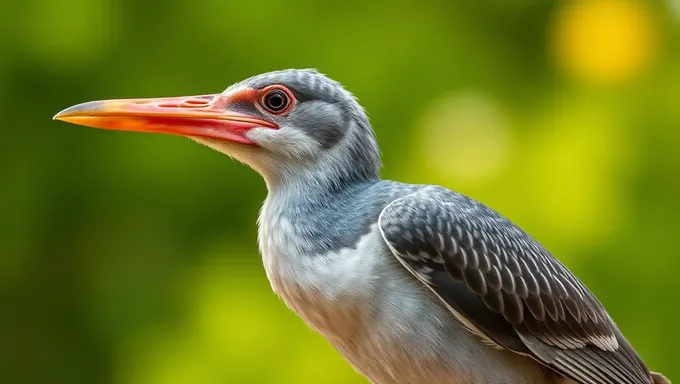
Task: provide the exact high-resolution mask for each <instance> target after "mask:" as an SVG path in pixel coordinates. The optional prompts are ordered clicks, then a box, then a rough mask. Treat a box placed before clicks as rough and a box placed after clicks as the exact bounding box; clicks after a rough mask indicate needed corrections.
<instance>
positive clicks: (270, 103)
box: [260, 86, 295, 115]
mask: <svg viewBox="0 0 680 384" xmlns="http://www.w3.org/2000/svg"><path fill="white" fill-rule="evenodd" d="M262 94H263V96H262V99H261V101H260V104H261V105H262V107H263V108H264V109H266V110H267V112H269V113H272V114H275V115H281V114H283V113H286V112H288V111H289V110H290V108H291V107H292V106H293V103H294V101H295V98H294V97H293V95H292V94H291V92H290V91H289V90H288V89H286V88H284V87H282V86H271V87H269V88H265V89H264V91H263V92H262Z"/></svg>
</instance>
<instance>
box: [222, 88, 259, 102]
mask: <svg viewBox="0 0 680 384" xmlns="http://www.w3.org/2000/svg"><path fill="white" fill-rule="evenodd" d="M257 96H258V91H257V89H253V88H246V89H242V90H240V91H238V92H235V93H232V94H231V95H229V99H228V102H229V103H237V102H244V101H248V102H255V100H256V99H257Z"/></svg>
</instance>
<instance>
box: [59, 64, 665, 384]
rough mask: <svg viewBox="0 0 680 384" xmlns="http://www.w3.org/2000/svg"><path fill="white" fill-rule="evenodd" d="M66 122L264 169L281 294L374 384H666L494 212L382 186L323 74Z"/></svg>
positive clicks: (272, 263) (267, 241)
mask: <svg viewBox="0 0 680 384" xmlns="http://www.w3.org/2000/svg"><path fill="white" fill-rule="evenodd" d="M57 118H59V119H62V120H66V121H71V122H75V123H78V124H83V125H89V126H94V127H99V128H109V129H123V130H136V131H147V132H165V133H173V134H180V135H184V136H188V137H191V138H192V139H194V140H196V141H198V142H201V143H203V144H205V145H208V146H210V147H212V148H214V149H216V150H218V151H220V152H223V153H225V154H228V155H230V156H232V157H234V158H236V159H238V160H240V161H242V162H244V163H246V164H248V165H250V166H251V167H252V168H253V169H255V170H256V171H258V172H259V173H260V174H261V175H262V176H263V177H264V179H265V182H266V184H267V188H268V190H269V194H268V197H267V199H266V201H265V203H264V206H263V208H262V210H261V212H260V217H259V245H260V252H261V254H262V259H263V262H264V267H265V271H266V273H267V277H268V278H269V280H270V282H271V286H272V288H273V290H274V291H275V292H276V294H278V295H279V296H280V297H281V298H282V299H283V301H284V302H285V303H286V305H287V306H288V307H289V308H290V309H291V310H292V311H294V312H295V313H297V314H298V315H299V316H300V317H301V318H302V319H303V320H304V321H305V322H306V323H307V324H308V325H309V326H310V327H311V328H313V329H314V330H316V331H317V332H319V333H320V334H321V335H323V336H324V337H325V338H326V339H327V340H328V341H329V342H330V343H331V344H332V345H333V346H334V347H335V348H336V349H337V350H338V351H339V352H340V353H341V354H342V355H343V356H344V357H345V358H346V359H347V361H348V362H349V363H350V364H351V365H352V366H353V367H354V368H355V369H356V370H357V371H358V372H359V373H361V374H363V375H364V376H366V377H367V378H368V380H369V381H371V382H372V383H375V384H463V383H465V384H472V383H475V384H486V383H494V384H549V383H578V384H662V383H669V381H667V379H665V378H664V377H663V376H662V375H659V374H656V373H651V372H650V371H649V370H648V369H647V367H646V365H645V364H644V363H643V361H642V359H641V358H640V357H639V356H638V355H637V353H636V352H635V350H634V349H633V347H632V346H631V345H630V344H629V343H628V341H627V340H626V339H625V338H624V337H623V335H622V334H621V332H620V331H619V330H618V328H617V327H616V325H615V324H614V322H613V321H612V320H611V318H610V316H609V314H608V313H607V312H606V311H605V309H604V308H603V306H602V305H601V304H600V303H599V301H597V299H596V298H595V296H594V295H593V294H592V293H591V292H590V291H589V290H588V289H587V288H586V287H585V286H584V285H583V284H582V283H581V282H580V281H579V280H578V279H577V278H576V277H575V276H574V275H573V274H571V272H569V271H568V270H567V268H566V267H565V266H564V265H562V264H561V263H560V262H559V261H558V260H557V259H556V258H554V257H553V256H552V255H551V254H550V253H549V252H548V251H547V250H546V249H545V248H543V247H542V246H541V245H540V244H539V243H538V242H537V241H535V240H534V239H533V238H531V237H530V236H529V235H528V234H526V233H525V232H524V231H522V230H521V229H520V228H519V227H517V226H516V225H515V224H513V223H512V222H510V221H509V220H508V219H506V218H505V217H503V216H502V215H500V214H499V213H497V212H495V211H493V210H491V209H490V208H488V207H486V206H485V205H483V204H481V203H479V202H476V201H474V200H472V199H470V198H468V197H466V196H463V195H461V194H458V193H456V192H453V191H450V190H448V189H445V188H442V187H435V186H428V185H409V184H402V183H397V182H393V181H387V180H382V179H381V178H380V176H379V170H380V167H381V162H380V155H379V150H378V146H377V142H376V139H375V136H374V133H373V129H372V127H371V126H370V124H369V122H368V119H367V117H366V114H365V113H364V111H363V109H362V108H361V107H360V106H359V104H358V103H357V102H356V100H355V99H354V97H353V96H352V95H351V94H350V93H349V92H347V91H346V90H345V89H344V88H343V87H342V86H340V84H338V83H337V82H335V81H333V80H331V79H329V78H327V77H325V76H324V75H322V74H320V73H318V72H316V71H313V70H286V71H277V72H271V73H266V74H262V75H258V76H254V77H252V78H250V79H247V80H245V81H242V82H240V83H237V84H235V85H234V86H232V87H229V88H228V89H227V90H226V91H224V92H223V93H222V94H219V95H206V96H199V97H189V98H164V99H147V100H138V99H137V100H118V101H105V102H91V103H85V104H81V105H77V106H74V107H72V108H69V109H67V110H65V111H63V112H61V113H60V114H59V115H57Z"/></svg>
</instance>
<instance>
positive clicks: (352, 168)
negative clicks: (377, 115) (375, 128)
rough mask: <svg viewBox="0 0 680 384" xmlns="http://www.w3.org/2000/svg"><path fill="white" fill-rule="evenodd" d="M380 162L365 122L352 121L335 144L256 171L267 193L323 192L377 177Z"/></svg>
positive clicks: (318, 193)
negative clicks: (315, 154)
mask: <svg viewBox="0 0 680 384" xmlns="http://www.w3.org/2000/svg"><path fill="white" fill-rule="evenodd" d="M367 132H369V133H370V134H367ZM381 165H382V164H381V161H380V153H379V150H378V146H377V143H376V140H375V136H374V135H373V134H372V130H371V129H370V126H368V122H366V125H365V126H364V125H363V124H356V125H355V126H354V127H353V129H351V130H350V131H349V132H348V134H347V135H346V136H345V137H344V138H343V139H342V140H341V141H340V142H339V143H338V144H337V145H336V146H335V147H333V148H331V149H328V150H324V151H323V153H321V154H320V155H319V157H317V158H314V159H310V160H308V161H273V162H271V163H270V166H271V167H267V168H268V169H264V170H263V171H261V172H260V174H262V176H263V177H264V179H265V182H266V184H267V189H268V190H269V193H270V194H276V193H278V192H279V191H287V192H291V191H301V192H302V193H303V194H307V195H325V194H327V193H339V192H342V191H343V190H345V189H347V188H351V187H353V186H355V185H361V184H365V183H371V182H375V181H378V180H380V167H381Z"/></svg>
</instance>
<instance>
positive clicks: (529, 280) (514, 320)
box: [379, 187, 652, 384]
mask: <svg viewBox="0 0 680 384" xmlns="http://www.w3.org/2000/svg"><path fill="white" fill-rule="evenodd" d="M379 226H380V230H381V232H382V234H383V237H384V240H385V242H386V243H387V244H388V245H389V247H390V249H391V250H392V251H393V253H394V254H395V256H396V257H397V259H399V260H400V261H401V262H402V264H404V265H405V266H406V267H407V269H409V270H410V271H411V272H412V273H413V274H414V275H415V276H416V277H417V278H418V279H419V280H421V281H423V282H424V283H425V284H426V285H428V286H429V287H430V288H432V289H433V290H434V291H435V292H436V293H439V296H440V298H442V300H444V301H446V302H447V304H448V305H449V306H451V307H453V308H458V309H460V310H461V311H462V312H465V316H466V317H472V318H469V319H468V320H470V321H471V322H472V323H474V324H477V325H481V328H482V329H483V330H486V331H487V332H488V333H492V334H487V336H489V337H490V338H491V339H492V340H494V341H496V342H498V343H499V344H501V346H503V347H505V348H508V349H511V350H515V351H516V352H524V351H518V350H517V348H516V346H515V343H514V342H512V343H506V344H508V345H503V344H504V343H503V342H502V341H503V340H510V339H511V338H512V337H514V338H517V339H518V341H521V343H520V344H523V345H524V346H526V347H527V349H528V351H530V354H531V355H533V356H534V357H535V358H537V359H538V360H539V361H541V362H543V363H544V364H546V365H547V366H549V367H551V368H553V369H555V370H557V371H558V372H560V373H562V374H564V375H566V376H568V377H570V378H572V379H574V380H577V381H578V382H580V383H595V384H600V383H611V384H619V383H621V384H623V383H625V384H643V383H644V384H647V383H652V379H651V377H650V374H649V371H648V370H647V368H646V367H645V366H644V364H643V363H642V361H641V359H640V358H639V357H638V356H637V354H636V353H635V352H634V350H633V349H632V347H630V345H629V344H628V342H627V341H626V340H625V339H624V338H623V336H622V335H621V333H620V332H619V331H618V329H617V328H616V326H615V325H614V323H613V322H612V321H611V319H610V318H609V315H608V314H607V312H606V311H605V310H604V308H603V307H602V305H601V304H600V303H599V302H598V301H597V299H596V298H595V297H594V296H593V295H592V293H590V291H589V290H588V289H587V288H586V287H585V286H584V285H583V284H582V283H581V282H580V281H579V280H578V279H577V278H576V277H574V276H573V275H572V274H571V273H570V272H569V271H568V270H567V268H566V267H565V266H564V265H562V264H561V263H560V262H559V261H558V260H557V259H555V258H554V257H553V256H552V255H551V254H550V253H549V252H548V251H547V250H545V249H544V248H543V247H542V246H541V245H540V244H539V243H538V242H536V241H535V240H534V239H532V238H531V237H530V236H529V235H527V234H526V233H525V232H523V231H522V230H521V229H520V228H519V227H517V226H516V225H514V224H513V223H511V222H510V221H508V220H507V219H505V218H504V217H503V216H501V215H500V214H498V213H496V212H495V211H493V210H491V209H489V208H487V207H486V206H484V205H482V204H481V203H478V202H476V201H474V200H471V199H469V198H467V197H465V196H463V195H460V194H456V193H454V192H451V191H449V190H447V189H444V188H440V187H426V188H423V189H421V190H420V191H418V192H415V193H413V194H411V195H408V196H405V197H402V198H400V199H398V200H395V201H394V202H392V203H390V204H389V205H388V206H387V207H385V209H384V210H383V212H382V213H381V215H380V220H379ZM447 279H448V280H453V281H451V282H447V281H446V280H447ZM454 281H455V282H456V283H462V284H463V285H464V286H465V287H466V288H467V290H468V291H469V292H470V293H472V294H473V296H476V297H477V299H479V300H481V301H482V302H483V306H480V307H483V309H484V311H486V312H490V313H483V311H480V310H479V307H477V306H471V305H470V303H471V299H470V298H466V299H465V302H464V303H463V302H462V301H461V302H459V300H458V299H457V297H456V296H454V295H453V294H452V293H451V292H444V291H445V290H447V289H449V290H450V289H451V288H450V287H453V285H451V284H454ZM457 295H458V296H460V292H457ZM444 297H446V299H444ZM473 307H474V308H473ZM492 315H495V316H499V315H500V316H501V317H500V321H505V322H507V323H508V324H509V325H510V326H509V327H506V328H503V327H496V326H495V325H494V326H484V325H485V324H486V325H489V324H491V323H490V321H495V322H498V321H499V320H497V319H495V320H489V319H490V318H488V316H492ZM483 316H484V317H487V319H482V317H483ZM485 322H486V323H485ZM508 329H509V330H510V331H509V332H511V333H512V332H514V334H513V335H507V334H503V335H500V334H493V333H494V332H496V333H498V332H503V333H508ZM499 330H500V331H499ZM510 344H512V345H513V347H511V346H510Z"/></svg>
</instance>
